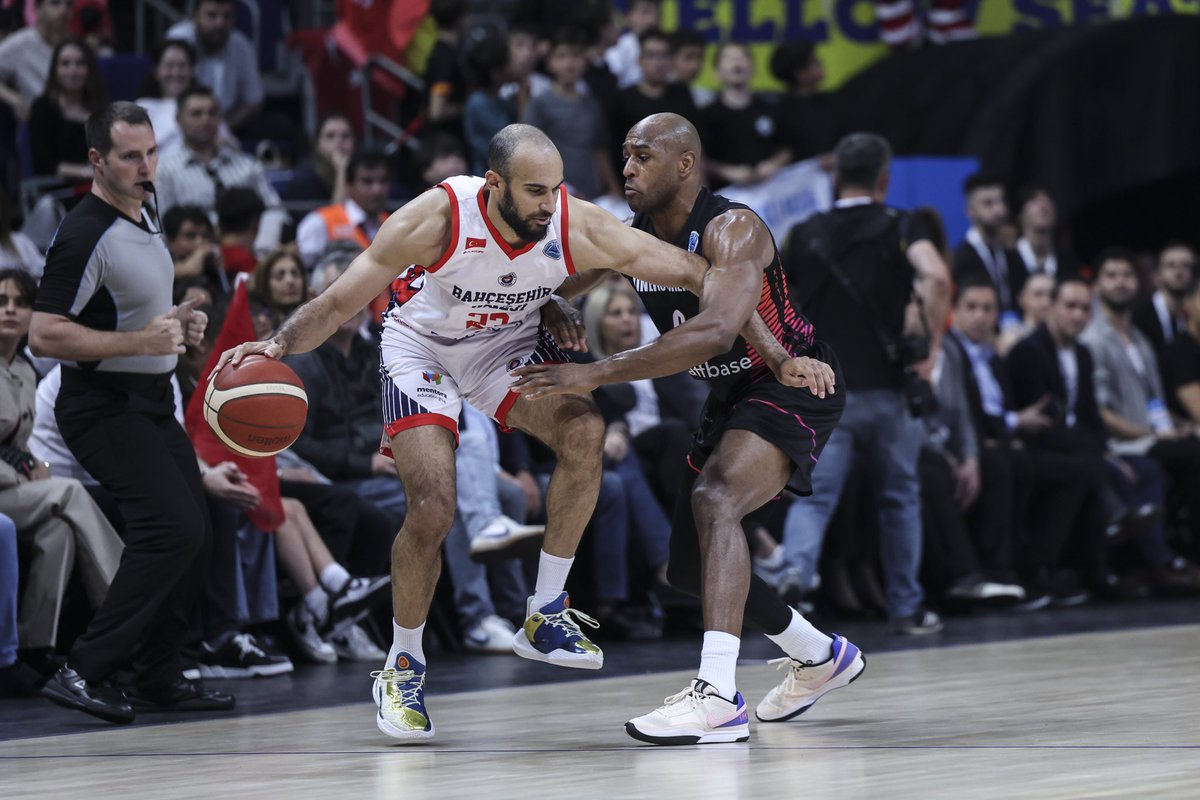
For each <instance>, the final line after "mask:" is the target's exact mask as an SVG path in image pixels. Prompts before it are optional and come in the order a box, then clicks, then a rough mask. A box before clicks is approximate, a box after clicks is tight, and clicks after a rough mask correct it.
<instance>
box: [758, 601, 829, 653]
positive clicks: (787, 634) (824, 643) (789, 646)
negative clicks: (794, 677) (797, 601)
mask: <svg viewBox="0 0 1200 800" xmlns="http://www.w3.org/2000/svg"><path fill="white" fill-rule="evenodd" d="M767 638H768V639H770V640H771V641H772V642H774V643H775V644H777V645H779V647H780V648H781V649H782V650H783V652H785V653H787V654H788V655H789V656H791V657H792V658H794V659H796V660H797V661H807V662H809V663H810V664H820V663H823V662H825V661H828V660H829V659H831V658H833V649H832V648H831V647H830V645H832V644H833V639H832V638H830V637H829V636H827V635H826V634H824V633H821V632H820V631H819V630H817V629H816V628H814V627H813V625H812V623H811V622H809V621H808V620H806V619H805V618H804V617H803V616H801V615H800V612H799V611H797V610H796V609H794V608H793V609H792V621H791V622H789V623H788V626H787V627H786V628H784V629H783V632H782V633H777V634H775V635H774V636H772V635H771V634H767Z"/></svg>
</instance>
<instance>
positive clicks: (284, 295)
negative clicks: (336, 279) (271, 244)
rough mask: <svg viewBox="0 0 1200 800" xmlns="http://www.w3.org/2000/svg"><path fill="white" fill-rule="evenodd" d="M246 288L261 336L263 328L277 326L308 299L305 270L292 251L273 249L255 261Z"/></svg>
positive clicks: (257, 331)
mask: <svg viewBox="0 0 1200 800" xmlns="http://www.w3.org/2000/svg"><path fill="white" fill-rule="evenodd" d="M249 288H250V297H251V300H252V302H253V304H254V306H255V314H254V328H255V333H256V334H258V335H259V337H260V338H262V337H263V335H264V331H267V330H269V331H274V330H276V329H277V328H278V327H279V326H280V325H282V324H283V321H284V320H285V319H287V318H288V315H289V314H291V313H292V312H293V311H295V310H296V308H297V307H299V305H300V304H301V303H303V302H304V301H305V300H308V299H309V291H308V271H307V270H305V269H304V265H303V264H301V263H300V258H299V257H298V256H296V255H295V254H293V253H291V252H289V251H286V250H276V251H274V252H271V253H268V254H267V255H266V256H264V257H263V259H262V261H260V262H258V266H257V267H256V268H255V270H254V275H253V276H252V277H251V278H250V287H249ZM265 335H267V336H269V335H270V333H266V334H265Z"/></svg>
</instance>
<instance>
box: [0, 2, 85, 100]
mask: <svg viewBox="0 0 1200 800" xmlns="http://www.w3.org/2000/svg"><path fill="white" fill-rule="evenodd" d="M34 10H35V13H36V14H37V19H36V21H35V22H34V24H33V25H31V26H29V27H27V28H22V29H21V30H19V31H17V32H16V33H13V34H10V35H9V36H7V37H5V38H4V40H3V41H0V102H3V103H4V104H5V105H7V106H8V107H9V108H11V109H12V112H13V116H15V117H16V118H17V119H18V120H19V121H21V122H25V121H27V120H28V119H29V112H30V108H31V107H32V106H33V101H34V99H35V98H36V97H37V96H38V95H40V94H42V93H43V92H44V91H45V89H46V79H47V77H48V76H49V75H50V65H51V64H52V63H53V50H54V47H55V46H56V45H57V44H58V43H59V41H60V40H61V39H62V38H63V37H64V36H66V35H67V31H68V26H69V24H70V21H71V0H37V2H36V4H35V6H34Z"/></svg>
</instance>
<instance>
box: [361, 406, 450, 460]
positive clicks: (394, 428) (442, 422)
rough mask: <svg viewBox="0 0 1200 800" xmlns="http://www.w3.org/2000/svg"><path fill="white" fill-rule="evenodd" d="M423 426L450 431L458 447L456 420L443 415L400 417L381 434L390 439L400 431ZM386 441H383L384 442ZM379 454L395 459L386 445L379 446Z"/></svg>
mask: <svg viewBox="0 0 1200 800" xmlns="http://www.w3.org/2000/svg"><path fill="white" fill-rule="evenodd" d="M423 425H437V426H438V427H441V428H445V429H446V430H448V431H450V433H452V434H454V446H455V447H458V420H454V419H450V418H449V417H447V416H445V415H444V414H413V415H412V416H411V417H401V418H400V419H398V420H395V421H393V422H392V424H390V425H388V426H387V427H386V428H384V429H383V432H384V433H385V434H387V439H391V438H392V437H393V436H395V435H396V434H397V433H400V432H401V431H406V430H409V429H410V428H419V427H421V426H423ZM387 439H385V440H384V441H385V442H386V441H387ZM379 452H380V453H382V454H383V455H385V456H387V457H388V458H395V456H394V455H393V454H392V448H391V447H390V446H388V445H387V444H380V445H379Z"/></svg>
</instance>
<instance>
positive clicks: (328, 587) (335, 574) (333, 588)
mask: <svg viewBox="0 0 1200 800" xmlns="http://www.w3.org/2000/svg"><path fill="white" fill-rule="evenodd" d="M317 580H319V581H320V582H321V585H322V586H324V587H325V591H327V592H329V593H330V594H337V593H338V592H340V591H341V590H342V589H343V588H344V587H345V586H346V584H347V583H349V582H350V571H349V570H347V569H346V568H345V567H343V566H342V565H341V564H339V563H337V562H336V561H334V562H333V563H331V564H328V565H327V566H326V567H325V569H323V570H321V574H320V576H318V577H317Z"/></svg>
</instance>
